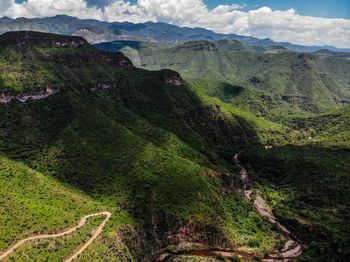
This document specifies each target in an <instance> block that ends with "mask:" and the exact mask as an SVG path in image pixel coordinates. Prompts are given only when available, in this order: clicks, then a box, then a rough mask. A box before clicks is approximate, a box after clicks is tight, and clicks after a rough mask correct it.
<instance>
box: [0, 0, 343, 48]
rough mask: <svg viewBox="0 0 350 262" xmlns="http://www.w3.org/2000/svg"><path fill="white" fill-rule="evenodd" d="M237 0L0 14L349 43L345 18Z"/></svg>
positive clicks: (6, 2) (33, 0)
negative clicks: (245, 6) (245, 5)
mask: <svg viewBox="0 0 350 262" xmlns="http://www.w3.org/2000/svg"><path fill="white" fill-rule="evenodd" d="M240 8H241V6H240V5H237V4H232V5H219V6H217V7H216V8H214V9H208V8H207V6H206V5H205V4H204V2H203V1H202V0H138V1H137V3H136V4H131V3H130V2H127V1H124V0H111V1H110V2H109V4H108V5H107V6H105V7H104V8H98V7H96V6H91V5H88V4H87V2H86V1H85V0H27V1H26V2H23V3H22V4H18V3H15V0H0V16H9V17H12V18H17V17H47V16H54V15H57V14H66V15H71V16H76V17H79V18H83V19H84V18H94V19H98V20H105V21H109V22H113V21H118V22H123V21H130V22H134V23H138V22H146V21H153V22H166V23H171V24H175V25H179V26H189V27H204V28H207V29H211V30H214V31H215V32H219V33H236V34H241V35H250V36H255V37H259V38H271V39H273V40H275V41H288V42H292V43H298V44H304V45H324V44H328V45H334V46H337V47H343V48H349V47H350V20H348V19H341V18H338V19H334V18H332V19H330V18H321V17H311V16H303V15H300V14H298V13H297V11H296V10H294V9H289V10H284V11H279V10H271V9H270V8H269V7H262V8H259V9H257V10H250V11H246V12H245V11H242V10H240Z"/></svg>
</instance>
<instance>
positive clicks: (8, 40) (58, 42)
mask: <svg viewBox="0 0 350 262" xmlns="http://www.w3.org/2000/svg"><path fill="white" fill-rule="evenodd" d="M0 45H2V46H8V45H12V46H17V47H23V48H28V47H31V46H33V45H35V46H41V47H82V46H89V43H88V42H87V41H86V40H85V39H84V38H82V37H75V36H63V35H55V34H46V33H39V32H32V31H18V32H8V33H5V34H3V35H1V36H0Z"/></svg>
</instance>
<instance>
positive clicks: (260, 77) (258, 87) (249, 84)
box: [97, 40, 350, 118]
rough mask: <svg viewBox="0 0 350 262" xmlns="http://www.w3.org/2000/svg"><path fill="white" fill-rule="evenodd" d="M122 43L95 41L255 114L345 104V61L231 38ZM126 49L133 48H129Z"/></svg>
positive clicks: (348, 89)
mask: <svg viewBox="0 0 350 262" xmlns="http://www.w3.org/2000/svg"><path fill="white" fill-rule="evenodd" d="M122 45H123V42H112V43H110V44H108V43H104V44H99V45H97V47H98V48H101V49H103V50H110V51H119V50H121V51H123V52H125V54H126V55H127V56H129V57H130V58H131V59H132V60H133V61H135V62H136V63H137V64H138V65H140V66H142V67H144V68H147V69H152V70H156V69H161V68H170V69H173V70H176V71H179V72H180V73H181V74H182V75H183V76H184V77H185V78H186V79H188V80H189V81H191V82H193V83H195V85H196V86H197V87H198V89H201V90H203V91H204V92H206V93H207V95H209V96H212V97H218V98H220V99H221V100H222V101H224V102H226V103H230V104H232V105H234V106H239V107H243V108H244V109H246V110H249V111H252V112H254V113H255V114H259V115H263V116H267V117H272V118H277V117H278V118H281V117H288V116H289V115H296V114H298V115H304V116H307V115H310V114H315V113H320V112H326V111H327V110H331V109H334V108H337V107H341V106H343V105H346V104H349V103H350V74H349V72H350V60H348V59H347V58H342V57H324V56H320V55H312V54H307V53H294V52H289V51H287V50H285V49H283V48H280V47H274V48H272V47H270V48H264V49H261V48H260V49H257V48H255V49H254V48H253V49H252V48H249V47H245V46H244V45H242V44H241V45H239V44H238V43H237V42H235V41H224V40H223V41H219V42H218V43H211V42H206V41H196V42H189V43H185V44H182V45H178V46H175V47H169V48H164V47H162V48H155V47H152V48H150V47H148V46H145V45H144V44H140V45H135V43H134V46H133V47H129V49H125V48H123V47H122ZM130 49H132V50H134V51H133V52H131V51H130Z"/></svg>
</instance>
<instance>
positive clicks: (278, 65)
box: [0, 17, 350, 262]
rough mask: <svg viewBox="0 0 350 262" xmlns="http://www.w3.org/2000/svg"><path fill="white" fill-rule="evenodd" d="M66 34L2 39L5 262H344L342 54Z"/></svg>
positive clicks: (346, 187)
mask: <svg viewBox="0 0 350 262" xmlns="http://www.w3.org/2000/svg"><path fill="white" fill-rule="evenodd" d="M61 18H62V17H56V18H50V19H48V20H51V19H56V20H57V21H58V22H57V23H58V24H60V23H62V21H61ZM64 19H68V21H71V20H70V18H67V17H64ZM16 20H17V19H16ZM17 22H18V21H17ZM26 22H27V21H26ZM32 22H33V23H34V24H35V26H37V24H36V21H32ZM11 23H12V22H11ZM50 23H51V22H50V21H48V22H45V24H42V25H41V26H43V28H44V29H45V30H46V31H50V32H51V31H53V30H52V29H50V27H47V26H48V24H50ZM67 23H68V24H69V23H70V22H67ZM77 23H78V22H77ZM79 23H85V24H86V25H87V24H89V25H90V26H93V27H94V29H95V30H97V29H96V28H99V29H101V28H100V26H102V25H101V24H99V23H98V22H96V21H95V22H92V21H89V22H88V21H84V22H79ZM6 26H8V27H9V28H12V26H15V25H11V27H10V25H6ZM16 26H17V25H16ZM115 26H116V25H115ZM118 26H121V27H122V28H123V30H125V32H126V31H128V30H130V28H129V27H133V26H134V25H129V24H124V25H118ZM147 26H154V25H152V24H149V25H147ZM15 28H17V27H15ZM57 28H59V27H56V30H58V31H54V33H62V34H64V35H56V34H52V33H41V32H34V31H17V32H7V33H4V34H2V35H1V36H0V72H1V74H0V114H1V118H0V153H1V154H0V182H1V184H2V185H3V186H2V187H1V188H0V204H1V205H0V224H1V225H2V226H1V228H0V260H4V261H73V260H74V261H101V258H102V257H103V261H220V260H221V261H222V260H223V261H225V259H226V260H227V261H294V260H295V261H301V262H306V261H315V262H318V261H320V262H321V261H322V262H323V261H327V262H328V261H346V259H347V257H348V256H349V255H350V246H349V243H350V242H349V235H350V234H349V232H350V228H349V225H348V223H347V221H348V219H349V214H348V207H349V205H350V199H349V196H350V181H349V177H350V176H349V175H350V174H349V170H350V164H349V163H350V159H349V156H350V154H349V153H350V148H349V145H350V133H349V128H350V122H349V119H350V118H349V116H350V113H349V112H350V111H349V108H350V70H349V69H350V60H349V59H348V57H347V55H346V54H347V53H346V52H344V53H339V54H338V53H337V52H334V53H332V52H333V51H325V50H321V51H318V52H313V53H304V52H295V51H292V50H288V49H286V47H284V46H277V45H266V46H265V45H251V44H248V43H247V42H244V41H243V42H241V41H239V40H237V39H229V40H228V39H215V40H214V41H210V42H209V41H207V40H198V41H197V40H196V41H189V42H188V41H185V40H188V39H187V38H184V39H182V40H183V41H181V43H170V42H166V43H165V42H164V41H163V42H162V41H161V40H159V41H153V42H145V41H143V40H144V39H133V40H132V39H127V40H123V39H122V40H120V39H117V40H116V39H114V36H115V35H119V36H120V34H117V32H118V31H114V32H113V34H115V35H112V33H111V31H108V30H111V28H110V27H109V28H108V30H107V29H106V27H105V25H104V27H103V28H104V30H106V31H108V33H106V31H103V32H104V33H106V34H110V38H107V39H105V38H103V39H102V40H110V41H112V42H108V43H99V44H96V45H91V44H90V43H89V42H88V41H86V40H85V39H84V38H82V37H80V36H71V34H75V35H78V33H77V31H75V30H79V33H81V34H84V35H85V34H86V33H89V32H87V31H86V30H87V29H86V28H78V27H77V28H75V27H74V28H73V27H70V28H69V35H68V31H67V32H63V31H60V30H61V29H57ZM146 28H147V27H146ZM0 29H1V26H0ZM119 29H120V28H119ZM119 29H118V30H119ZM89 30H90V29H89ZM101 30H102V29H101ZM114 30H117V27H116V28H114ZM120 30H121V29H120ZM142 30H146V29H145V28H143V29H142ZM130 31H132V30H130ZM136 31H137V30H136ZM136 31H135V32H134V34H135V38H137V37H136V36H137V35H136ZM128 32H129V31H128ZM155 32H158V31H155ZM95 33H96V34H97V35H98V34H99V33H101V32H100V31H96V32H95ZM89 34H90V33H89ZM129 34H131V33H130V32H129ZM128 36H129V37H130V35H128ZM138 37H140V35H138ZM154 37H155V38H156V36H154ZM95 39H96V41H97V42H100V41H101V39H100V38H99V37H97V36H96V35H95ZM141 40H142V41H141ZM254 41H255V40H254ZM91 42H94V41H91ZM315 51H317V50H315ZM89 214H91V215H89ZM77 221H80V222H79V224H78V225H77V224H76V223H77ZM32 240H38V241H32Z"/></svg>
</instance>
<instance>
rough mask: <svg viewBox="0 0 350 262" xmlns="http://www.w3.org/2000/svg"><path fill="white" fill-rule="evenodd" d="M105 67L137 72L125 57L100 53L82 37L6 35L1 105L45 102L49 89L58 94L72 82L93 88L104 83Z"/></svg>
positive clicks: (0, 64)
mask: <svg viewBox="0 0 350 262" xmlns="http://www.w3.org/2000/svg"><path fill="white" fill-rule="evenodd" d="M102 67H107V68H108V69H109V70H112V69H113V70H114V69H115V68H128V69H130V70H133V68H134V67H133V64H132V62H131V61H130V60H129V59H128V58H127V57H126V56H124V55H123V54H122V53H119V52H118V53H110V52H104V51H100V50H98V49H96V48H94V47H93V46H91V45H90V44H89V43H88V42H87V41H86V40H85V39H83V38H81V37H75V36H61V35H54V34H46V33H39V32H29V31H20V32H9V33H5V34H3V35H1V36H0V92H1V91H2V93H1V95H2V97H1V102H2V103H8V102H10V101H12V100H13V99H17V100H20V101H22V100H23V101H27V100H30V99H31V100H33V99H35V98H37V97H40V98H43V97H46V95H51V93H50V92H49V93H47V87H48V88H50V89H52V90H58V89H59V88H60V87H62V86H63V85H64V84H63V83H66V82H67V81H69V82H72V79H74V80H75V82H77V83H76V85H79V86H81V85H82V86H89V87H90V86H93V85H95V84H96V83H97V82H103V81H104V78H105V76H104V75H105V72H104V70H103V69H102ZM98 68H99V69H101V70H97V69H98ZM97 71H100V72H97ZM73 76H74V77H73ZM97 78H98V79H97ZM107 79H108V77H107ZM72 84H73V83H72ZM14 91H16V93H17V95H16V94H13V92H14ZM53 93H54V92H53ZM20 96H23V99H22V98H21V97H20Z"/></svg>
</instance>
